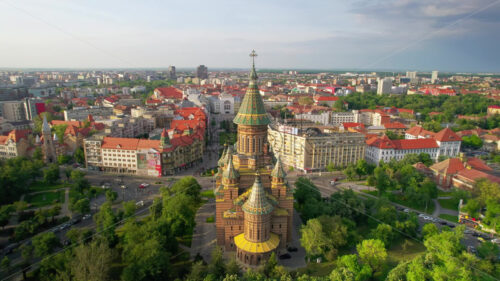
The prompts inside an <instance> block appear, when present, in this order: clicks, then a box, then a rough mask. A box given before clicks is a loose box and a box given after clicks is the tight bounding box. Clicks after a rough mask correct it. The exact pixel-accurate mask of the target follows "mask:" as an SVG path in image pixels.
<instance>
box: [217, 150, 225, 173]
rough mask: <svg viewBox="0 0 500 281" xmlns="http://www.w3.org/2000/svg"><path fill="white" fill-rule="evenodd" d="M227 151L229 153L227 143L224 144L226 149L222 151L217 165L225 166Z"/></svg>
mask: <svg viewBox="0 0 500 281" xmlns="http://www.w3.org/2000/svg"><path fill="white" fill-rule="evenodd" d="M226 153H227V145H224V150H223V151H222V155H221V156H220V159H219V161H218V162H217V165H218V166H219V167H220V168H221V167H222V166H224V159H225V158H226Z"/></svg>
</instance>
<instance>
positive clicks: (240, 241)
mask: <svg viewBox="0 0 500 281" xmlns="http://www.w3.org/2000/svg"><path fill="white" fill-rule="evenodd" d="M234 244H235V245H236V247H238V248H239V249H241V250H243V251H245V252H249V253H268V252H271V251H273V250H274V249H276V248H277V247H278V245H279V244H280V237H279V236H278V235H277V234H274V233H272V232H271V233H270V237H269V240H267V241H264V242H257V243H256V242H250V241H248V240H247V239H245V233H241V234H239V235H236V236H235V237H234Z"/></svg>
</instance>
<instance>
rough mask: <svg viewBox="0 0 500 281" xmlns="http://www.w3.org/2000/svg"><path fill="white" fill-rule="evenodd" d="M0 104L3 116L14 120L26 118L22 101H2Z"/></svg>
mask: <svg viewBox="0 0 500 281" xmlns="http://www.w3.org/2000/svg"><path fill="white" fill-rule="evenodd" d="M0 105H1V106H2V116H3V118H5V119H7V120H9V121H14V122H16V121H23V120H26V109H25V106H24V101H4V102H2V103H0Z"/></svg>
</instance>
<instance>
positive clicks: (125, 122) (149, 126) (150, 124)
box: [99, 117, 155, 138]
mask: <svg viewBox="0 0 500 281" xmlns="http://www.w3.org/2000/svg"><path fill="white" fill-rule="evenodd" d="M99 122H100V123H102V124H105V125H106V129H105V131H104V132H105V133H106V135H107V136H110V137H116V138H134V137H137V136H141V135H145V134H148V133H149V132H151V131H152V130H153V129H154V128H155V119H149V118H143V117H137V118H132V117H123V118H115V119H106V120H99Z"/></svg>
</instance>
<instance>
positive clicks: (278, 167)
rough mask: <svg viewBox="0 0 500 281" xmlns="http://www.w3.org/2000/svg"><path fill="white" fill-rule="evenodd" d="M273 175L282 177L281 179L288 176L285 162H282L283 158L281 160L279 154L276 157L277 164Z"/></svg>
mask: <svg viewBox="0 0 500 281" xmlns="http://www.w3.org/2000/svg"><path fill="white" fill-rule="evenodd" d="M271 177H273V178H277V179H281V180H284V179H285V177H286V173H285V170H284V169H283V164H281V160H280V157H279V156H278V158H277V159H276V164H275V165H274V169H273V171H272V172H271Z"/></svg>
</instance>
